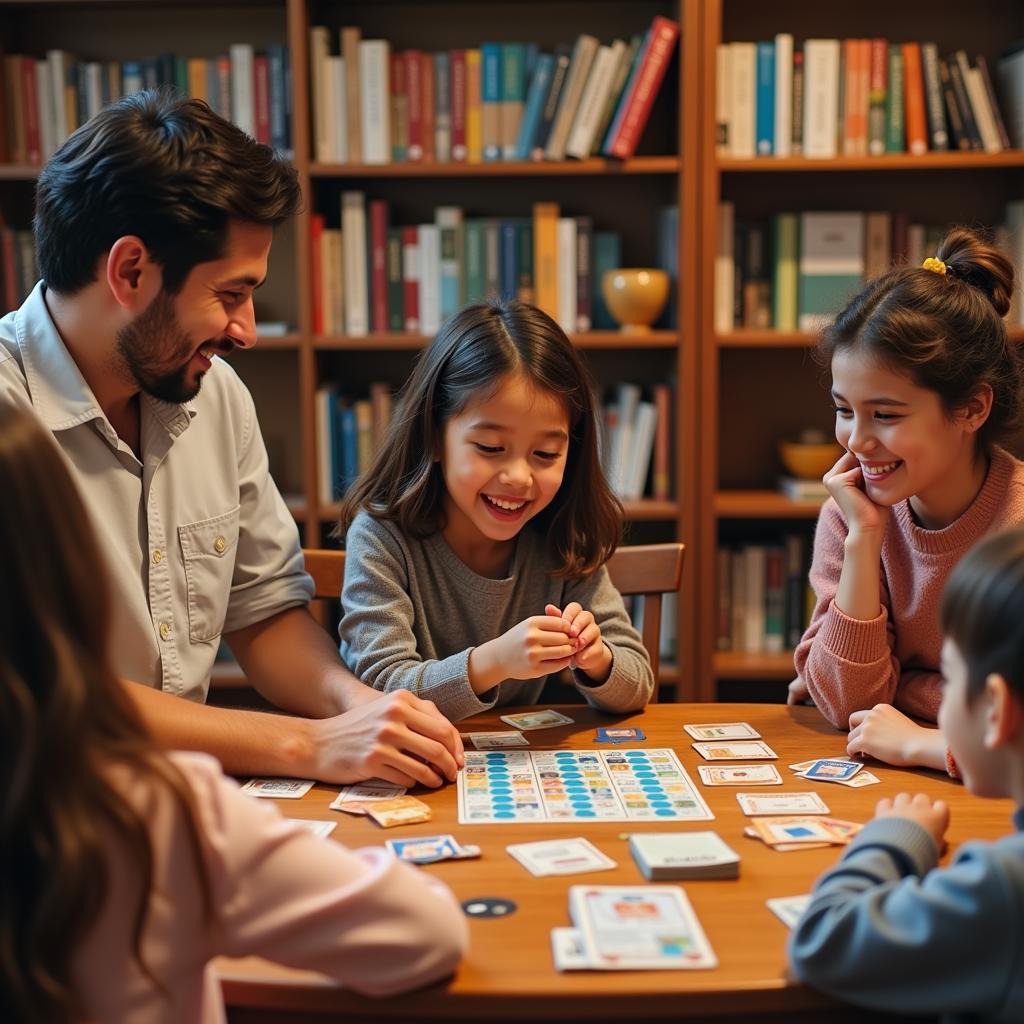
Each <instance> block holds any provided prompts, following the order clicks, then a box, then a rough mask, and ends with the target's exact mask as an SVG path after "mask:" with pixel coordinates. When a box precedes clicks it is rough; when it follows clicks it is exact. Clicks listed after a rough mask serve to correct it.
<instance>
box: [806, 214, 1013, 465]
mask: <svg viewBox="0 0 1024 1024" xmlns="http://www.w3.org/2000/svg"><path fill="white" fill-rule="evenodd" d="M935 256H936V257H937V258H938V259H939V260H941V261H942V263H943V264H945V273H937V272H936V271H935V270H927V269H925V268H924V267H909V266H900V267H894V268H893V269H892V270H890V271H888V272H887V273H885V274H882V275H881V276H879V277H876V278H875V279H874V280H872V281H869V282H868V284H867V286H866V287H865V288H864V289H863V290H862V291H861V292H860V293H859V294H858V295H856V296H855V297H854V298H853V299H851V300H850V302H849V303H848V304H847V305H846V306H845V308H844V309H843V310H842V311H841V312H840V313H839V315H838V316H837V317H836V318H835V320H834V321H833V322H832V324H830V325H829V326H828V327H827V328H826V329H825V331H824V333H823V334H822V338H821V342H820V344H819V347H818V352H819V356H820V358H821V360H822V362H823V363H824V365H825V366H826V368H827V367H829V366H831V364H832V357H833V356H834V355H835V354H836V352H838V351H841V350H844V349H853V348H857V349H860V350H861V351H863V352H866V353H868V354H869V355H871V356H872V357H874V358H875V359H877V360H878V361H879V362H880V363H881V364H882V365H883V366H886V367H887V368H889V369H891V370H894V371H896V372H898V373H905V374H908V375H909V376H910V378H911V379H912V380H913V381H914V382H915V383H916V384H917V385H918V386H919V387H923V388H927V389H928V390H930V391H934V392H936V393H937V394H938V395H939V398H940V399H941V401H942V404H943V408H944V409H945V410H946V412H947V413H952V412H953V411H955V410H957V409H962V408H963V407H964V406H965V405H966V404H967V402H968V400H969V399H970V398H971V397H972V396H973V395H974V394H975V393H976V392H977V390H978V388H979V387H980V386H982V385H985V384H988V385H989V386H990V387H991V388H992V411H991V413H990V415H989V417H988V419H987V420H986V421H985V423H984V424H983V425H982V427H981V428H980V429H979V431H978V434H977V437H978V446H979V448H980V449H982V450H984V449H988V448H990V447H991V446H992V445H993V444H995V443H998V442H1000V441H1004V440H1006V439H1008V438H1010V437H1012V436H1013V435H1014V434H1015V433H1016V432H1017V430H1019V429H1020V426H1021V424H1022V422H1024V399H1022V392H1021V387H1022V382H1024V364H1022V361H1021V356H1020V354H1019V352H1018V350H1017V346H1016V345H1015V344H1014V343H1012V342H1011V341H1010V340H1009V339H1008V337H1007V334H1006V325H1005V324H1004V323H1003V319H1002V318H1003V317H1004V316H1006V314H1007V312H1008V311H1009V308H1010V297H1011V295H1012V294H1013V265H1012V264H1011V263H1010V261H1009V260H1008V259H1007V258H1006V257H1005V256H1003V254H1002V253H1000V252H999V250H998V249H996V248H994V247H993V246H991V245H989V244H988V243H987V242H986V241H985V240H984V239H983V238H982V237H981V236H980V235H979V234H977V233H976V232H974V231H971V230H970V229H969V228H965V227H955V228H952V229H951V230H950V232H949V234H947V235H946V237H945V238H944V239H943V241H942V244H941V245H940V246H939V248H938V251H937V252H936V253H935Z"/></svg>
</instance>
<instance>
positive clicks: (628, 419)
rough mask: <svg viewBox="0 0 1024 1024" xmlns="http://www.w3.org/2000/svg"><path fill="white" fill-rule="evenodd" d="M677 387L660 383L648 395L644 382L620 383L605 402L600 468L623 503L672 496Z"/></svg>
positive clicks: (663, 498)
mask: <svg viewBox="0 0 1024 1024" xmlns="http://www.w3.org/2000/svg"><path fill="white" fill-rule="evenodd" d="M671 437H672V388H671V386H670V385H668V384H655V385H654V386H653V387H652V388H651V389H650V390H649V391H648V393H647V394H646V395H645V394H644V390H643V388H641V386H640V385H639V384H632V383H629V382H627V381H623V382H621V383H619V384H618V385H616V387H615V389H614V391H613V393H612V395H611V396H610V399H609V401H607V402H606V403H605V405H604V422H603V429H602V431H601V466H602V468H603V469H604V472H605V476H607V478H608V482H609V483H610V484H611V486H612V490H613V491H615V493H616V494H617V495H618V496H619V498H621V499H622V500H623V501H634V500H636V499H638V498H641V497H643V496H644V495H648V496H650V497H652V498H656V499H659V500H667V499H668V497H669V495H670V494H671V486H672V484H671V458H672V442H671Z"/></svg>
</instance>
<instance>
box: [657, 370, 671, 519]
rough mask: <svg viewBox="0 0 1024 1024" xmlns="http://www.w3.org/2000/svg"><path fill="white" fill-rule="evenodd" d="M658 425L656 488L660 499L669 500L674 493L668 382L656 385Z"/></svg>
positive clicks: (669, 389)
mask: <svg viewBox="0 0 1024 1024" xmlns="http://www.w3.org/2000/svg"><path fill="white" fill-rule="evenodd" d="M654 407H655V410H656V411H657V425H656V427H655V431H654V490H653V496H654V498H656V499H657V500H658V501H667V500H668V499H669V496H670V495H671V493H672V389H671V388H670V387H669V385H668V384H655V385H654Z"/></svg>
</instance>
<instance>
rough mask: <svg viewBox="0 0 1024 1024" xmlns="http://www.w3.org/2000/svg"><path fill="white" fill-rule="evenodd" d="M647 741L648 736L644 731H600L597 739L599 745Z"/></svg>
mask: <svg viewBox="0 0 1024 1024" xmlns="http://www.w3.org/2000/svg"><path fill="white" fill-rule="evenodd" d="M645 739H647V734H646V733H645V732H644V731H643V729H598V730H597V735H596V737H595V740H596V742H598V743H629V742H631V741H634V740H645Z"/></svg>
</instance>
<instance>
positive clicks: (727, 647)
mask: <svg viewBox="0 0 1024 1024" xmlns="http://www.w3.org/2000/svg"><path fill="white" fill-rule="evenodd" d="M808 569H809V565H808V543H807V537H806V536H805V535H804V534H802V533H787V534H785V535H783V536H782V537H781V539H780V541H779V542H778V543H769V544H740V545H721V546H719V548H718V552H717V562H716V570H717V595H718V596H717V605H716V623H717V627H716V638H715V642H716V646H717V648H718V650H720V651H744V652H746V653H750V654H762V653H763V654H771V653H775V654H778V653H781V652H782V651H785V650H790V649H792V648H794V647H796V645H797V644H798V643H799V642H800V639H801V637H802V636H803V633H804V629H805V627H806V624H807V623H808V622H809V621H810V616H811V613H812V611H813V608H814V591H813V590H812V589H811V587H810V585H809V583H808V577H807V573H808Z"/></svg>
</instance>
